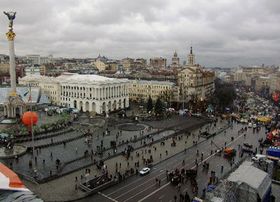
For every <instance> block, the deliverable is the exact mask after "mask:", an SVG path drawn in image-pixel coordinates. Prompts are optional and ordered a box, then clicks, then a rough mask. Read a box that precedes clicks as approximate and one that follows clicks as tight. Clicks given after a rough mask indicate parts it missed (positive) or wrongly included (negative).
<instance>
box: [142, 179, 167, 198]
mask: <svg viewBox="0 0 280 202" xmlns="http://www.w3.org/2000/svg"><path fill="white" fill-rule="evenodd" d="M169 184H170V182H168V183H166V184H165V185H163V186H161V187H160V188H158V189H156V190H155V191H153V192H152V193H150V194H148V195H147V196H145V197H144V198H142V199H140V200H139V201H138V202H142V201H144V200H145V199H147V198H149V197H150V196H152V195H154V194H155V193H157V192H158V191H160V190H162V189H163V188H165V187H167V186H168V185H169Z"/></svg>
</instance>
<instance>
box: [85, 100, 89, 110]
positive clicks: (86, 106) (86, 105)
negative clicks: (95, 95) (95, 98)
mask: <svg viewBox="0 0 280 202" xmlns="http://www.w3.org/2000/svg"><path fill="white" fill-rule="evenodd" d="M85 110H86V112H89V103H88V102H86V104H85Z"/></svg>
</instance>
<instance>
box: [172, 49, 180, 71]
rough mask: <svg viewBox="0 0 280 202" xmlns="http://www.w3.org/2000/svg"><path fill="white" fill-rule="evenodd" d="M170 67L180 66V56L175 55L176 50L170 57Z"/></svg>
mask: <svg viewBox="0 0 280 202" xmlns="http://www.w3.org/2000/svg"><path fill="white" fill-rule="evenodd" d="M170 67H171V68H179V67H180V58H179V57H178V55H177V52H176V51H175V52H174V55H173V57H172V63H171V65H170Z"/></svg>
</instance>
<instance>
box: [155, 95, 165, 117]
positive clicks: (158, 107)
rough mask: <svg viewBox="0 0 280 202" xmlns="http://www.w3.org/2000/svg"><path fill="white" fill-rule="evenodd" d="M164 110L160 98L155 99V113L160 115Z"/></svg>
mask: <svg viewBox="0 0 280 202" xmlns="http://www.w3.org/2000/svg"><path fill="white" fill-rule="evenodd" d="M163 111H164V107H163V103H162V101H161V100H160V98H158V99H157V101H156V104H155V113H156V115H162V114H163Z"/></svg>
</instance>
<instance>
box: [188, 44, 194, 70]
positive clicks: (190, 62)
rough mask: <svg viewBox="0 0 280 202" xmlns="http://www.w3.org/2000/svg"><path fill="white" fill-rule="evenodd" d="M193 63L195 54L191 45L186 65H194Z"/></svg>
mask: <svg viewBox="0 0 280 202" xmlns="http://www.w3.org/2000/svg"><path fill="white" fill-rule="evenodd" d="M194 65H195V55H194V54H193V50H192V47H191V49H190V54H189V55H188V64H187V66H188V67H191V66H194Z"/></svg>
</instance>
